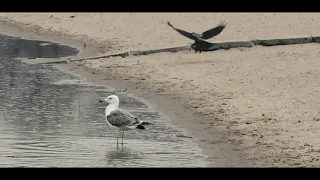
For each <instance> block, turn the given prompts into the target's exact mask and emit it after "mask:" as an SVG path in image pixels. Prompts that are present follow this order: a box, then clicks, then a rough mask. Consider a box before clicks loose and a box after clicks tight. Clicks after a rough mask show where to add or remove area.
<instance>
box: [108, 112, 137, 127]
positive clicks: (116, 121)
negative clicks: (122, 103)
mask: <svg viewBox="0 0 320 180" xmlns="http://www.w3.org/2000/svg"><path fill="white" fill-rule="evenodd" d="M107 121H108V122H109V123H110V124H111V125H113V126H116V127H119V128H121V127H126V126H131V125H133V124H134V123H136V122H137V120H136V118H135V117H134V116H133V115H132V114H131V113H129V112H127V111H125V110H123V109H119V108H118V109H115V110H113V111H111V112H110V114H109V115H107Z"/></svg>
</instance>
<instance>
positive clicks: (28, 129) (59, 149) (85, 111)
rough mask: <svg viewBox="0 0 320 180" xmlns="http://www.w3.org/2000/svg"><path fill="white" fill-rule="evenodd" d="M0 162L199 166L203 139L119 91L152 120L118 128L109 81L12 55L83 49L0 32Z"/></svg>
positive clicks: (133, 109)
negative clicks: (108, 102)
mask: <svg viewBox="0 0 320 180" xmlns="http://www.w3.org/2000/svg"><path fill="white" fill-rule="evenodd" d="M0 46H1V47H0V78H1V81H0V104H1V105H0V146H1V148H0V166H1V167H114V166H116V167H127V166H130V167H168V166H169V167H186V166H191V167H194V166H196V167H198V166H206V165H207V164H206V159H205V157H204V156H203V155H202V154H201V151H200V149H199V147H198V146H197V145H196V144H194V143H192V142H191V140H190V139H188V138H183V137H179V136H177V135H181V131H179V130H178V129H177V128H175V127H171V125H170V124H169V123H167V120H166V119H164V117H162V116H161V115H160V114H159V113H158V112H156V111H154V110H152V109H150V107H148V106H146V105H145V104H144V103H143V102H142V101H140V100H139V99H137V98H135V97H133V96H129V95H126V94H124V93H120V94H117V93H115V94H117V95H118V96H119V98H120V106H121V107H122V108H124V109H126V110H128V111H130V112H132V113H133V114H134V115H136V116H137V117H138V118H141V119H144V120H147V121H150V122H152V123H154V124H155V125H153V126H148V128H147V130H145V131H141V130H137V131H130V132H125V137H124V138H125V139H124V142H125V144H124V145H123V148H122V147H121V146H120V147H119V148H118V149H117V145H116V136H117V132H116V131H115V130H114V129H113V128H111V127H109V126H108V125H107V123H106V122H105V118H104V109H103V108H104V106H105V104H101V103H99V102H98V100H99V98H101V97H107V96H108V95H110V94H113V93H114V92H112V89H108V88H107V87H101V86H95V85H92V84H87V83H86V82H82V81H81V80H80V78H77V77H76V76H72V75H69V74H65V73H62V72H60V71H58V70H56V69H54V68H53V67H52V66H50V65H29V64H25V63H22V62H21V61H20V60H18V59H15V57H31V58H33V57H43V58H57V57H63V56H70V55H74V54H76V53H78V51H77V50H76V49H73V48H71V47H68V46H63V45H59V44H54V43H50V42H43V41H31V40H24V39H20V38H16V37H10V36H5V35H0Z"/></svg>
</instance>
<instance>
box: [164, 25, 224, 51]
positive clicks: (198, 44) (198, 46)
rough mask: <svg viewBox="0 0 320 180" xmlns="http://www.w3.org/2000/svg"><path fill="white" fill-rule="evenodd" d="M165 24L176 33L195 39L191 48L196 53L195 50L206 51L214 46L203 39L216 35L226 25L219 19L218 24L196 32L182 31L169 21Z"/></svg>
mask: <svg viewBox="0 0 320 180" xmlns="http://www.w3.org/2000/svg"><path fill="white" fill-rule="evenodd" d="M167 24H168V25H169V26H170V27H171V28H173V29H174V30H176V31H177V32H178V33H180V34H181V35H183V36H185V37H187V38H189V39H192V40H194V41H195V42H194V43H193V44H191V48H192V49H194V50H195V53H197V51H199V52H200V53H201V51H206V50H207V49H209V48H210V47H212V46H214V44H213V43H210V42H207V41H205V40H207V39H211V38H213V37H214V36H217V35H218V34H220V33H221V32H222V31H223V29H224V28H225V27H226V26H227V24H226V23H225V21H221V22H220V23H219V25H218V26H216V27H214V28H212V29H209V30H207V31H205V32H203V33H201V34H198V33H195V32H192V33H190V32H187V31H184V30H182V29H178V28H175V27H174V26H173V25H172V24H171V23H170V22H169V21H167Z"/></svg>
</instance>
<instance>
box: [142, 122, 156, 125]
mask: <svg viewBox="0 0 320 180" xmlns="http://www.w3.org/2000/svg"><path fill="white" fill-rule="evenodd" d="M140 125H153V124H152V123H149V122H146V121H142V123H141V124H140Z"/></svg>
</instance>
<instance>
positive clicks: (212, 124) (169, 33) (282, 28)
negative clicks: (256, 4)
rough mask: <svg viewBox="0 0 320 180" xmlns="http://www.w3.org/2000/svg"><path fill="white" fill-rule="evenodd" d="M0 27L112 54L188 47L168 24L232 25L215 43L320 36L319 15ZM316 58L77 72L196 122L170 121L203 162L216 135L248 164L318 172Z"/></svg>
mask: <svg viewBox="0 0 320 180" xmlns="http://www.w3.org/2000/svg"><path fill="white" fill-rule="evenodd" d="M72 15H75V17H74V18H70V16H72ZM0 20H4V21H6V22H8V23H11V24H17V25H19V26H23V27H25V28H28V29H31V30H33V31H35V32H38V33H42V34H48V35H55V36H60V37H66V38H67V37H68V38H72V39H79V40H83V41H86V42H91V43H96V44H99V45H100V47H102V48H107V47H108V48H109V49H105V50H106V51H110V52H113V51H128V50H146V49H154V48H163V47H168V46H169V47H170V46H179V45H185V44H187V43H189V42H190V41H188V40H187V39H186V38H184V37H182V36H180V35H178V34H177V33H176V32H174V31H173V30H172V29H170V28H168V26H167V25H166V23H165V22H166V21H167V20H170V22H171V23H172V24H173V25H175V26H177V27H180V28H183V29H186V30H190V31H196V32H201V31H203V30H206V29H207V28H210V27H212V26H213V25H216V24H218V23H219V21H220V20H225V21H226V22H227V23H228V24H229V26H228V27H227V28H226V29H225V30H224V31H223V33H222V34H221V35H219V36H218V37H217V38H216V40H235V39H236V40H238V39H241V40H243V39H257V38H274V37H284V36H295V35H319V34H316V33H317V31H318V30H319V29H320V23H319V21H320V13H291V14H290V13H202V14H196V13H189V14H188V13H163V14H159V13H144V14H142V13H141V14H135V13H122V14H121V13H102V14H101V13H24V14H21V13H1V14H0ZM40 27H41V28H40ZM57 32H59V33H57ZM211 41H213V40H211ZM319 52H320V45H319V44H305V45H290V46H278V47H259V46H256V47H254V48H250V49H246V48H239V49H231V50H228V51H225V50H220V51H215V52H208V53H202V54H194V52H179V53H159V54H153V55H148V56H140V57H128V58H112V59H99V60H92V61H86V62H85V63H84V66H86V67H89V68H91V69H92V68H93V69H94V70H95V72H96V73H97V74H103V75H105V77H107V79H110V80H119V79H123V80H127V81H128V82H129V81H130V82H131V83H132V82H134V83H135V87H136V88H138V90H139V89H143V90H145V91H146V90H148V91H149V92H153V93H157V94H158V95H162V96H165V97H169V98H170V99H174V100H176V101H177V102H179V104H182V105H185V108H186V109H188V110H189V111H190V112H193V114H195V115H197V116H199V117H202V118H200V119H198V118H197V119H193V118H190V119H185V122H182V121H177V122H176V123H178V124H180V125H181V126H183V127H185V128H186V129H188V130H190V131H193V132H196V133H195V135H196V136H197V138H198V139H199V142H200V143H202V147H203V148H206V152H207V154H209V155H210V153H208V152H209V151H210V148H214V146H215V145H217V143H216V141H217V140H216V139H215V140H213V139H212V136H213V134H214V133H215V132H216V131H219V132H221V133H222V134H223V135H224V136H226V137H227V140H228V141H229V142H231V143H232V144H234V145H236V146H237V147H238V149H237V150H238V151H240V153H241V156H242V158H244V159H246V160H250V161H252V162H253V166H290V167H292V166H319V165H318V164H319V152H320V141H318V139H317V137H319V136H320V132H319V131H317V130H318V129H319V128H320V111H319V108H318V107H319V106H320V93H319V88H318V87H319V85H320V81H319V78H320V77H319V76H320V70H318V69H320V61H319V60H318V59H319V58H320V54H319ZM82 63H83V62H82ZM188 126H189V128H188ZM204 144H206V146H205V145H204ZM211 155H212V154H211Z"/></svg>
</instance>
